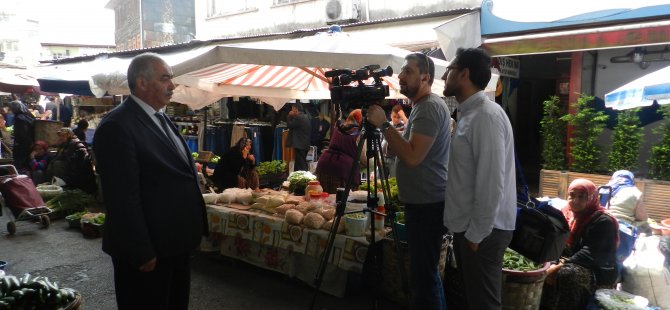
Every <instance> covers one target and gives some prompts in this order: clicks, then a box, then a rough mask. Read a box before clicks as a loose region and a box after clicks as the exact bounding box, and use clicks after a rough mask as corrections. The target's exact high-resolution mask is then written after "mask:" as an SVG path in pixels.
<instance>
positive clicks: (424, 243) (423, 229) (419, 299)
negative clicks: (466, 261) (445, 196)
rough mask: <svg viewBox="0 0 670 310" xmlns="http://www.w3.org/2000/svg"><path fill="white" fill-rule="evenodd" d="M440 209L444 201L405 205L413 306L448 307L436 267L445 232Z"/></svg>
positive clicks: (416, 307) (417, 307) (424, 307)
mask: <svg viewBox="0 0 670 310" xmlns="http://www.w3.org/2000/svg"><path fill="white" fill-rule="evenodd" d="M443 213H444V202H436V203H430V204H420V205H419V204H406V205H405V227H406V228H407V243H408V247H409V259H410V267H409V269H410V276H409V284H410V290H411V292H412V295H413V299H412V309H439V310H444V309H446V308H447V305H446V302H445V300H444V287H443V286H442V280H441V279H440V273H439V269H438V263H439V261H440V252H441V250H442V238H443V236H444V234H445V232H446V228H445V227H444V224H443V223H442V214H443Z"/></svg>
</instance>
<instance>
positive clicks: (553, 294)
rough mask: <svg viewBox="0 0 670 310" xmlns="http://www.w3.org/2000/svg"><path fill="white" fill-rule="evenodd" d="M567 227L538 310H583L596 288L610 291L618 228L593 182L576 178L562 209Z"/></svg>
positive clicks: (612, 281)
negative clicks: (566, 236)
mask: <svg viewBox="0 0 670 310" xmlns="http://www.w3.org/2000/svg"><path fill="white" fill-rule="evenodd" d="M562 212H563V215H565V218H566V219H567V220H568V223H569V224H570V235H569V237H568V240H567V242H566V247H565V250H564V251H563V256H564V258H562V259H561V260H560V262H558V263H557V264H552V265H551V266H550V267H549V269H548V270H547V278H546V280H545V284H544V287H543V290H542V302H541V305H540V309H586V305H587V302H588V300H589V298H591V296H592V295H593V294H594V293H595V290H596V289H598V288H612V287H613V286H614V283H615V282H616V278H617V275H618V273H617V264H616V249H617V244H618V236H619V228H618V227H619V225H618V223H617V221H616V219H614V217H612V216H611V215H609V214H608V213H606V212H605V209H603V208H602V207H601V206H600V204H599V202H598V191H597V189H596V185H595V184H593V182H591V181H589V180H586V179H576V180H574V181H572V183H570V186H569V187H568V205H567V206H565V207H564V208H563V209H562Z"/></svg>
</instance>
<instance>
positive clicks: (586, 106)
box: [561, 94, 608, 173]
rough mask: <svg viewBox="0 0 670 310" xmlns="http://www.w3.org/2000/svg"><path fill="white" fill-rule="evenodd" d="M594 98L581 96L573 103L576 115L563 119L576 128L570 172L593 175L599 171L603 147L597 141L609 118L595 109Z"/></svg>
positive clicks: (571, 149)
mask: <svg viewBox="0 0 670 310" xmlns="http://www.w3.org/2000/svg"><path fill="white" fill-rule="evenodd" d="M593 102H594V97H593V96H589V95H586V94H581V95H580V96H579V99H577V102H574V103H572V104H571V105H572V107H574V109H575V111H576V112H575V114H567V115H564V116H563V117H561V119H562V120H564V121H567V122H568V124H570V125H572V126H573V128H574V131H573V136H572V137H571V138H570V153H571V155H572V159H573V160H572V162H571V163H570V167H569V168H570V170H571V171H575V172H586V173H592V172H595V171H597V170H598V164H599V162H600V158H599V156H600V154H601V147H600V145H598V143H597V140H598V136H599V135H600V133H602V131H603V129H604V128H605V122H606V121H607V118H608V116H607V115H606V114H605V113H604V112H602V111H596V110H595V109H594V108H593V106H592V105H593Z"/></svg>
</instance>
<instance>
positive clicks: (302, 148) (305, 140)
mask: <svg viewBox="0 0 670 310" xmlns="http://www.w3.org/2000/svg"><path fill="white" fill-rule="evenodd" d="M286 126H287V127H288V128H289V129H290V130H289V132H288V138H287V139H286V146H289V147H292V148H293V153H294V157H295V163H294V164H293V171H309V167H308V166H307V159H306V158H307V150H309V143H310V132H311V130H312V124H311V123H310V121H309V117H307V114H305V112H304V109H303V107H302V104H300V103H299V102H296V103H294V104H293V105H292V106H291V111H290V112H288V116H287V117H286Z"/></svg>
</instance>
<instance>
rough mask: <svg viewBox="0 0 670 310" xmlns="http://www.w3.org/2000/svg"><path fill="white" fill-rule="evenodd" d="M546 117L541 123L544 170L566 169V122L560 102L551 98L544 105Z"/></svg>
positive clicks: (556, 98) (555, 98)
mask: <svg viewBox="0 0 670 310" xmlns="http://www.w3.org/2000/svg"><path fill="white" fill-rule="evenodd" d="M542 105H543V106H544V116H543V117H542V120H541V121H540V125H541V129H540V130H541V132H542V138H543V145H542V159H543V160H544V165H543V166H544V168H545V169H551V170H563V169H565V121H564V120H562V119H561V108H560V100H559V99H558V96H551V97H549V99H548V100H546V101H544V102H543V103H542Z"/></svg>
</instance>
